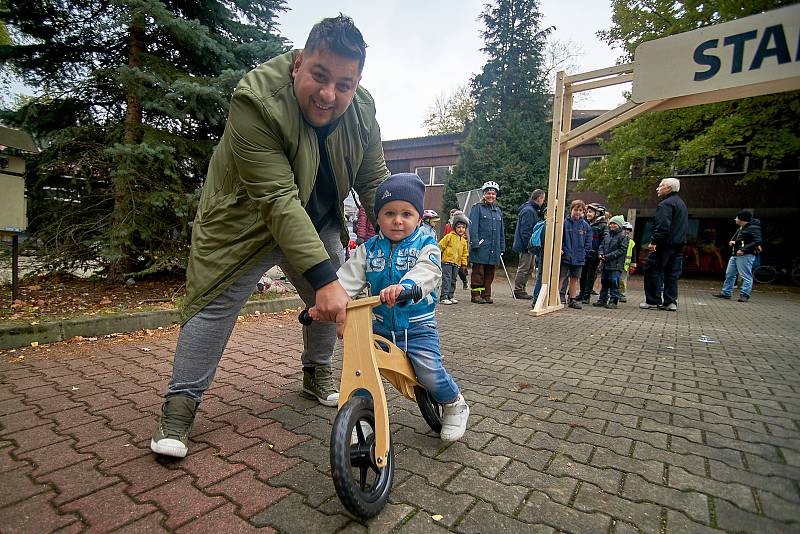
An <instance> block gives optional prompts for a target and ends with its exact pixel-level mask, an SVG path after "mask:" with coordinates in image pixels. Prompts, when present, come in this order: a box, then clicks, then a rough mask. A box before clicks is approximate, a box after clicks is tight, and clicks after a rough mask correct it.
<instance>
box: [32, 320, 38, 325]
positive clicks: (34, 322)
mask: <svg viewBox="0 0 800 534" xmlns="http://www.w3.org/2000/svg"><path fill="white" fill-rule="evenodd" d="M37 324H39V321H31V326H36V325H37Z"/></svg>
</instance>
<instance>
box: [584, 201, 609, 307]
mask: <svg viewBox="0 0 800 534" xmlns="http://www.w3.org/2000/svg"><path fill="white" fill-rule="evenodd" d="M605 215H606V208H605V207H603V206H602V205H601V204H598V203H597V202H592V203H591V204H589V205H587V206H586V222H588V223H589V226H591V228H592V250H590V251H589V252H587V253H586V264H585V265H584V266H583V270H582V271H581V292H580V294H579V295H578V299H579V300H580V301H581V302H582V303H583V304H589V301H590V300H591V298H592V291H593V290H594V282H595V280H596V279H597V270H598V268H599V266H600V258H599V256H598V250H599V249H600V244H601V243H602V242H603V239H604V238H605V236H606V234H607V233H608V225H607V223H606V217H605Z"/></svg>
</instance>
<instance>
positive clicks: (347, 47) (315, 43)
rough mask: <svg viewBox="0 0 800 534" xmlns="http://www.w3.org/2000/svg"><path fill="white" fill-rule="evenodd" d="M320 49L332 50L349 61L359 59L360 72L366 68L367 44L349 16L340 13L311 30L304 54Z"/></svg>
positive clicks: (322, 21) (317, 24) (323, 20)
mask: <svg viewBox="0 0 800 534" xmlns="http://www.w3.org/2000/svg"><path fill="white" fill-rule="evenodd" d="M320 49H323V50H330V51H331V52H333V53H334V54H336V55H339V56H342V57H346V58H348V59H357V60H358V70H359V72H361V70H362V69H363V68H364V59H366V57H367V43H365V42H364V37H363V36H362V35H361V32H360V31H359V30H358V28H356V25H355V24H354V23H353V19H351V18H350V17H348V16H347V15H343V14H341V13H339V16H338V17H330V18H327V19H322V20H321V21H319V22H318V23H316V24H315V25H314V27H313V28H311V33H309V34H308V39H307V40H306V46H305V48H304V49H303V52H304V53H306V54H311V53H313V52H314V51H316V50H320Z"/></svg>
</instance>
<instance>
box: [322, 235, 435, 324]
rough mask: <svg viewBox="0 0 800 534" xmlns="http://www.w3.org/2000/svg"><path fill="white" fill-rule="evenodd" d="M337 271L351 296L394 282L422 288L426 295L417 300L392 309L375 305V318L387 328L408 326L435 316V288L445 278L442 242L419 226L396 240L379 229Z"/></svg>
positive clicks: (370, 291)
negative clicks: (440, 244) (366, 288)
mask: <svg viewBox="0 0 800 534" xmlns="http://www.w3.org/2000/svg"><path fill="white" fill-rule="evenodd" d="M337 275H338V276H339V282H340V283H341V284H342V287H344V289H345V291H347V294H348V295H350V298H353V297H355V296H356V295H358V294H359V293H361V291H362V290H363V289H364V288H365V287H367V286H369V293H370V294H371V295H377V294H378V293H380V291H381V289H383V288H385V287H388V286H390V285H393V284H401V285H403V286H405V287H408V288H412V287H414V286H420V287H421V288H422V295H423V296H422V298H421V299H420V300H418V301H415V302H407V303H405V304H400V305H396V306H394V307H393V308H392V309H389V308H388V307H387V306H386V305H385V304H381V305H380V306H377V307H375V308H373V310H372V311H373V313H374V315H375V319H376V320H377V321H380V322H381V323H383V326H384V328H386V329H388V330H392V331H395V332H399V331H402V330H407V329H408V328H409V326H410V325H412V324H416V323H423V322H427V321H432V320H434V318H435V317H436V301H437V299H438V297H437V295H436V288H437V286H438V285H439V281H440V280H441V278H442V259H441V251H440V250H439V243H437V242H436V240H435V239H434V238H432V237H431V236H429V235H427V234H425V233H424V232H422V231H421V230H420V229H419V228H417V229H416V230H414V232H413V233H412V234H411V235H410V236H408V237H407V238H405V239H403V240H402V241H400V242H399V243H395V244H393V243H392V242H391V241H390V240H389V239H387V238H386V237H384V235H383V232H378V234H377V235H375V236H373V237H371V238H370V239H368V240H367V241H366V242H364V243H362V244H361V245H359V246H358V247H357V248H356V249H355V251H354V252H353V253H352V254H351V255H350V259H349V260H347V261H346V262H345V263H344V264H343V265H342V266H341V267H339V271H338V272H337Z"/></svg>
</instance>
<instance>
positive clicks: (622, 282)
mask: <svg viewBox="0 0 800 534" xmlns="http://www.w3.org/2000/svg"><path fill="white" fill-rule="evenodd" d="M622 229H623V230H624V231H625V235H626V236H628V253H627V254H625V265H623V266H622V272H621V273H620V275H619V301H620V302H628V297H627V296H625V292H626V291H627V290H628V273H629V272H630V268H631V266H633V268H634V269H635V268H636V264H635V263H634V262H633V247H635V246H636V241H634V240H633V225H632V224H631V223H629V222H628V221H625V224H624V225H622Z"/></svg>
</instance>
